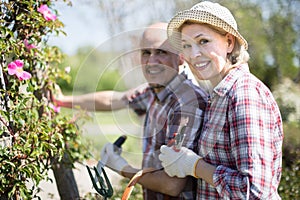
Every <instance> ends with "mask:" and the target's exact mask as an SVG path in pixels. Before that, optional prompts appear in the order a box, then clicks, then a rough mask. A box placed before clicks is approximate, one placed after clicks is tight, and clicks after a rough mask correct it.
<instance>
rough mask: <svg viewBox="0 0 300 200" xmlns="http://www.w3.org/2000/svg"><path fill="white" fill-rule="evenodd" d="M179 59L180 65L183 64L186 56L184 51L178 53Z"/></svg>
mask: <svg viewBox="0 0 300 200" xmlns="http://www.w3.org/2000/svg"><path fill="white" fill-rule="evenodd" d="M178 59H179V61H178V62H179V65H182V64H183V63H184V56H183V53H179V54H178Z"/></svg>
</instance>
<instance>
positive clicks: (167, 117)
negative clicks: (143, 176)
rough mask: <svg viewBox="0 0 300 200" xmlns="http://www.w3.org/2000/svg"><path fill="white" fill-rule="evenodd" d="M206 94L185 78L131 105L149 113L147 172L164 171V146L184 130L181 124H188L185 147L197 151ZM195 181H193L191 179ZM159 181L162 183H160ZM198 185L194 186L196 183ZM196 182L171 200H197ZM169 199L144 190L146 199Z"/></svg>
mask: <svg viewBox="0 0 300 200" xmlns="http://www.w3.org/2000/svg"><path fill="white" fill-rule="evenodd" d="M206 99H207V95H206V93H205V92H204V91H203V90H202V89H200V88H198V87H197V86H195V85H194V84H193V83H192V82H191V81H190V80H187V79H186V78H185V76H183V75H178V76H176V77H175V78H174V79H173V80H172V81H171V82H170V83H169V84H168V85H167V86H166V87H165V89H163V90H162V91H161V92H159V93H158V94H155V93H154V92H153V91H152V89H150V88H148V89H147V90H146V91H145V93H143V94H142V95H140V96H138V97H137V98H135V99H134V100H133V101H131V102H130V104H129V105H130V106H131V107H132V108H133V109H134V110H136V111H137V113H138V114H141V113H142V111H144V112H145V113H146V118H145V125H144V138H143V168H147V167H154V168H157V169H160V168H162V165H161V162H160V160H159V159H158V155H159V153H160V151H159V149H160V146H161V145H164V144H168V142H169V141H170V140H171V139H173V137H174V136H173V134H174V133H177V132H179V129H180V128H181V127H182V124H180V121H181V120H186V118H188V121H187V124H186V125H187V127H186V128H185V131H184V133H185V134H186V137H185V140H184V143H183V146H186V147H188V148H190V149H193V150H196V146H197V140H198V138H199V134H200V129H201V126H202V122H203V112H204V110H205V106H206ZM189 178H190V179H191V177H189ZM157 181H159V180H157ZM193 182H194V183H193ZM195 196H196V180H195V179H194V180H192V179H191V180H190V181H189V182H188V185H187V186H186V189H185V190H184V191H183V192H182V193H181V194H180V197H176V198H174V197H168V199H191V200H192V199H195ZM165 197H166V195H163V194H161V193H158V192H154V191H151V190H148V189H144V199H149V200H155V199H157V200H159V199H161V200H162V199H164V198H165Z"/></svg>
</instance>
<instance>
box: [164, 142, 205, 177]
mask: <svg viewBox="0 0 300 200" xmlns="http://www.w3.org/2000/svg"><path fill="white" fill-rule="evenodd" d="M160 152H161V153H160V154H159V160H161V162H162V163H161V164H162V166H163V167H164V170H165V172H166V173H167V174H168V175H169V176H171V177H173V176H177V177H180V178H183V177H185V176H188V175H191V176H194V177H197V176H196V174H195V168H196V165H197V162H198V160H199V159H201V157H200V156H198V155H197V154H196V153H194V152H193V151H192V150H190V149H188V148H186V147H181V149H180V151H175V150H174V149H173V147H168V146H166V145H163V146H161V147H160Z"/></svg>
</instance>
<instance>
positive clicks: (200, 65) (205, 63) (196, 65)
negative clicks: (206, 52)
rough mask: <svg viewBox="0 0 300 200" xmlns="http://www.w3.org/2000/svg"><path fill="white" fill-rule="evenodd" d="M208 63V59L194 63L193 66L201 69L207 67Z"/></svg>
mask: <svg viewBox="0 0 300 200" xmlns="http://www.w3.org/2000/svg"><path fill="white" fill-rule="evenodd" d="M209 63H210V62H209V61H208V62H202V63H197V64H194V67H195V68H196V69H197V70H203V69H205V68H207V67H208V65H209Z"/></svg>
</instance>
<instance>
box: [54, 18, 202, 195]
mask: <svg viewBox="0 0 300 200" xmlns="http://www.w3.org/2000/svg"><path fill="white" fill-rule="evenodd" d="M166 28H167V24H166V23H156V24H153V25H150V26H149V27H147V29H146V30H145V31H144V33H143V36H142V39H141V44H140V45H141V64H142V69H143V74H144V76H145V78H146V80H147V82H148V87H146V89H144V90H143V91H142V92H141V91H139V92H136V91H134V90H130V91H126V92H115V91H102V92H97V93H93V94H86V95H81V96H79V97H76V98H73V97H63V98H61V99H60V100H56V103H57V104H58V105H60V106H65V107H72V106H81V107H82V108H86V109H91V110H92V109H96V110H98V111H100V110H101V111H104V110H112V109H121V108H125V107H126V106H129V107H131V108H132V109H133V110H135V111H136V112H137V114H145V115H146V116H145V123H144V133H143V163H142V168H143V169H144V168H153V169H157V170H156V171H155V172H152V173H146V174H144V175H143V176H142V177H141V178H140V179H139V181H138V183H139V184H141V185H142V186H143V195H144V199H149V200H155V199H166V198H167V199H194V198H195V188H194V187H195V186H196V182H195V180H194V179H193V178H191V177H188V178H184V179H182V178H176V177H169V176H168V175H167V174H166V173H165V172H164V171H163V170H162V166H161V162H160V161H159V159H158V155H159V153H160V152H159V149H160V146H161V145H164V144H168V143H170V142H171V141H173V139H174V133H180V135H181V134H182V135H185V137H183V138H184V139H183V141H182V142H183V146H186V147H187V148H190V149H193V150H195V149H196V143H195V142H196V141H197V138H198V136H199V131H200V129H201V125H202V116H203V112H204V109H205V105H206V103H205V99H206V94H205V92H204V91H203V90H201V89H200V88H198V87H197V86H195V85H194V84H192V82H191V81H190V80H187V79H186V77H185V75H184V74H178V71H179V65H181V64H182V63H183V60H182V58H181V56H179V54H178V52H176V51H175V50H173V49H172V47H171V45H170V43H169V42H168V40H167V33H166ZM91 103H92V104H91ZM89 104H90V105H93V106H92V107H89ZM94 106H95V107H94ZM112 149H113V148H112V144H110V143H108V144H106V145H105V146H104V147H103V149H102V151H101V157H107V158H108V160H107V162H106V166H107V167H109V168H111V169H113V170H114V171H116V172H118V173H119V174H121V175H123V176H125V177H127V178H132V177H133V176H134V175H135V173H137V172H138V171H140V169H136V168H134V167H132V166H131V165H129V164H128V162H127V161H126V160H125V159H124V158H123V157H121V156H120V155H119V153H117V152H115V151H114V150H112Z"/></svg>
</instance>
